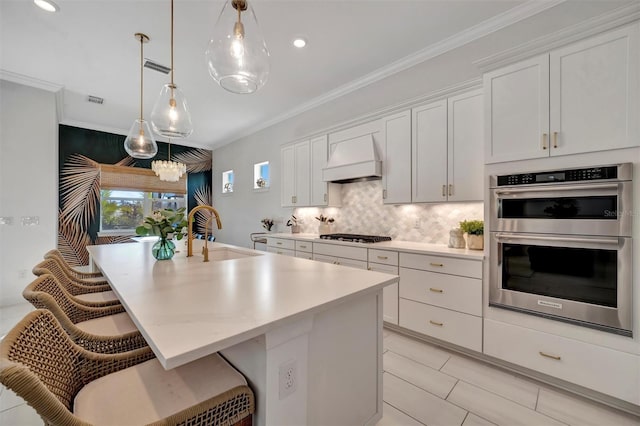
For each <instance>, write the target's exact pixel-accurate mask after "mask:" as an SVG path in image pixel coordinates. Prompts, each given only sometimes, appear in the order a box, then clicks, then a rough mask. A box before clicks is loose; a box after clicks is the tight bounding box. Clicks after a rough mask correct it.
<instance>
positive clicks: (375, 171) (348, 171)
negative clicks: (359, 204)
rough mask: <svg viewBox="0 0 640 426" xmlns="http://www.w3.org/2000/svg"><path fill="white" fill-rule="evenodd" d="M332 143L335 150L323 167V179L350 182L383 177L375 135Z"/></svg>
mask: <svg viewBox="0 0 640 426" xmlns="http://www.w3.org/2000/svg"><path fill="white" fill-rule="evenodd" d="M332 145H333V146H332V148H333V152H332V153H331V154H330V156H329V161H328V162H327V167H325V168H324V169H322V180H323V181H325V182H336V183H348V182H355V181H359V180H370V179H380V178H381V177H382V162H381V161H380V157H379V156H378V152H377V151H376V146H375V142H374V140H373V135H371V134H367V135H363V136H358V137H357V138H353V139H346V140H344V141H340V142H335V143H333V144H332Z"/></svg>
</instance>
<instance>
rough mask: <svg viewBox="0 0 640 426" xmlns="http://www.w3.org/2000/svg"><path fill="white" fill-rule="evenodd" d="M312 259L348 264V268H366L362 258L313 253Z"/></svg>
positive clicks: (335, 263)
mask: <svg viewBox="0 0 640 426" xmlns="http://www.w3.org/2000/svg"><path fill="white" fill-rule="evenodd" d="M313 260H316V261H318V262H325V263H333V264H334V265H342V266H348V267H350V268H358V269H367V262H365V261H363V260H356V259H349V258H347V257H336V256H327V255H324V254H314V255H313Z"/></svg>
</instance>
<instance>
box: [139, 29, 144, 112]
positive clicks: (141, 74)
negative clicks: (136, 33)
mask: <svg viewBox="0 0 640 426" xmlns="http://www.w3.org/2000/svg"><path fill="white" fill-rule="evenodd" d="M143 57H144V39H143V36H142V35H140V122H142V117H143V115H142V96H143V95H142V87H143V85H144V77H143V76H144V72H143V63H142V58H143Z"/></svg>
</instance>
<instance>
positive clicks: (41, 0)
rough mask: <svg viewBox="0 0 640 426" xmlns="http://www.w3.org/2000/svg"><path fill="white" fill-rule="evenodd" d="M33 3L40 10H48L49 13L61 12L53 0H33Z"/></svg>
mask: <svg viewBox="0 0 640 426" xmlns="http://www.w3.org/2000/svg"><path fill="white" fill-rule="evenodd" d="M33 2H34V3H35V4H36V6H38V7H39V8H40V9H42V10H46V11H47V12H57V11H59V10H60V7H59V6H58V5H57V4H55V3H54V2H52V1H51V0H33Z"/></svg>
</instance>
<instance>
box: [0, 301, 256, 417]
mask: <svg viewBox="0 0 640 426" xmlns="http://www.w3.org/2000/svg"><path fill="white" fill-rule="evenodd" d="M150 354H151V351H150V350H149V349H148V348H143V349H138V350H135V351H130V352H125V353H120V354H96V353H92V352H89V351H86V350H84V349H83V348H81V347H79V346H78V345H76V344H74V343H73V342H72V341H71V340H70V339H69V337H68V336H67V334H66V333H65V332H64V330H63V329H62V327H61V326H60V324H59V323H58V322H57V321H56V319H55V317H54V316H53V315H51V313H50V312H48V311H46V310H37V311H33V312H31V313H29V314H28V315H27V316H26V317H25V318H24V319H23V320H22V321H20V322H19V323H18V324H17V325H16V326H15V327H14V328H13V329H12V330H11V331H10V332H9V333H8V334H7V336H6V337H5V338H4V340H3V341H2V346H1V348H0V382H2V383H3V384H4V385H5V386H7V387H8V388H9V389H12V390H13V391H14V392H15V393H16V394H18V395H19V396H21V397H22V398H24V399H25V400H26V401H27V403H29V405H31V406H32V407H33V408H35V410H36V411H37V412H38V414H39V415H40V416H41V417H42V419H43V420H44V422H45V424H48V425H71V426H80V425H83V426H87V425H150V424H152V425H233V424H236V425H237V424H242V425H250V424H251V418H252V414H253V412H254V395H253V392H252V391H251V389H250V388H249V387H248V386H247V381H246V379H245V378H244V376H243V375H242V374H240V373H239V372H237V371H236V370H235V369H234V368H233V367H231V366H230V365H229V364H228V363H227V362H226V361H225V360H224V359H223V358H222V357H221V356H220V355H218V354H214V355H211V356H207V357H205V358H201V359H199V360H197V361H194V362H192V363H189V364H186V365H184V366H181V367H177V368H174V369H172V370H164V369H163V368H162V366H161V365H160V363H159V362H158V360H157V359H150V358H149V357H150Z"/></svg>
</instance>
